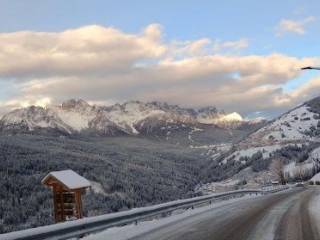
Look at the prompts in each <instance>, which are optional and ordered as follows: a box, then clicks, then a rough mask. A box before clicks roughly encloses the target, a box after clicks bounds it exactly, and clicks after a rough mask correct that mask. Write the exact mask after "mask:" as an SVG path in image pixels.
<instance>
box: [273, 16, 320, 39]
mask: <svg viewBox="0 0 320 240" xmlns="http://www.w3.org/2000/svg"><path fill="white" fill-rule="evenodd" d="M315 20H316V18H315V17H313V16H309V17H306V18H304V19H302V20H291V19H282V20H281V21H280V22H279V24H278V26H277V27H276V35H277V36H283V35H284V34H285V33H294V34H298V35H304V34H305V32H306V30H305V29H306V26H307V24H309V23H312V22H314V21H315Z"/></svg>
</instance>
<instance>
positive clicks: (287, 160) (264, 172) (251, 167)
mask: <svg viewBox="0 0 320 240" xmlns="http://www.w3.org/2000/svg"><path fill="white" fill-rule="evenodd" d="M319 152H320V97H318V98H315V99H313V100H311V101H308V102H305V103H304V104H302V105H300V106H298V107H296V108H294V109H292V110H290V111H288V112H286V113H284V114H283V115H281V116H280V117H278V118H276V119H275V120H273V121H272V122H269V123H268V124H266V125H265V126H263V127H262V128H260V129H258V130H257V131H255V132H253V133H251V134H250V135H249V136H247V137H246V138H245V139H243V140H241V141H240V142H238V143H236V144H233V146H232V148H229V149H227V150H226V151H224V152H223V153H222V154H220V155H219V156H218V157H216V158H215V159H216V161H215V162H214V164H213V165H212V167H211V168H212V171H221V169H225V170H227V171H231V169H232V171H231V174H230V179H228V181H229V182H239V181H241V180H243V179H246V181H247V182H249V183H251V184H252V183H259V184H262V183H263V182H268V181H269V182H270V181H271V180H272V179H274V176H272V170H270V168H272V167H271V165H272V163H273V162H274V161H279V160H280V159H281V161H282V163H283V164H284V167H283V168H284V170H283V171H284V174H285V176H286V178H287V179H290V178H293V179H294V178H297V177H300V178H301V179H308V178H310V177H312V176H313V174H314V173H315V172H317V171H320V155H319ZM213 185H215V183H213Z"/></svg>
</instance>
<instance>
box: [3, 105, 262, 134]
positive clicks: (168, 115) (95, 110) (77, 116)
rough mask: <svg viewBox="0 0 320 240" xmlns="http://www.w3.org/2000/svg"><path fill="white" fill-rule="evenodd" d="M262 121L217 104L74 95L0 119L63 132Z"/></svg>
mask: <svg viewBox="0 0 320 240" xmlns="http://www.w3.org/2000/svg"><path fill="white" fill-rule="evenodd" d="M262 122H263V120H260V121H249V120H243V119H242V117H241V116H240V115H239V114H238V113H235V112H234V113H231V114H226V113H224V112H223V111H218V110H217V109H216V108H215V107H205V108H201V109H191V108H181V107H179V106H177V105H169V104H167V103H160V102H151V103H143V102H139V101H130V102H125V103H123V104H115V105H112V106H95V105H94V106H92V105H89V104H88V103H87V102H85V101H84V100H81V99H79V100H75V99H71V100H68V101H65V102H63V103H62V104H61V105H59V106H48V107H45V108H44V107H37V106H30V107H27V108H22V109H16V110H14V111H12V112H9V113H7V114H5V115H4V116H3V117H2V119H1V120H0V130H1V131H2V132H5V131H7V132H38V131H44V130H47V132H56V133H59V134H64V135H72V134H88V133H90V134H96V135H100V136H115V135H146V134H152V133H155V134H160V135H161V134H162V135H163V134H168V131H167V129H172V128H173V129H177V128H181V129H183V128H188V129H193V128H201V127H207V126H210V125H211V126H214V127H220V128H227V129H236V128H240V127H242V126H245V125H257V124H261V123H262Z"/></svg>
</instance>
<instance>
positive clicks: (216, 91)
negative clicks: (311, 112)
mask: <svg viewBox="0 0 320 240" xmlns="http://www.w3.org/2000/svg"><path fill="white" fill-rule="evenodd" d="M319 12H320V2H319V1H318V0H308V1H302V0H282V1H278V0H269V1H256V0H242V1H236V0H234V1H231V0H225V1H216V0H201V1H196V0H194V1H193V0H190V1H188V0H183V1H182V0H181V1H180V0H176V1H172V0H170V1H169V0H162V1H147V0H145V1H142V0H135V1H131V0H130V1H129V0H126V1H124V0H118V1H107V0H104V1H102V0H101V1H98V0H90V1H84V0H83V1H82V0H68V1H63V0H55V1H47V0H37V1H36V0H28V1H21V0H0V114H1V113H3V112H6V111H8V110H9V109H12V108H16V107H23V106H28V105H32V104H35V105H40V106H45V105H47V104H57V103H60V102H61V101H63V100H66V99H69V98H82V99H85V100H87V101H90V102H92V103H97V104H101V103H106V104H110V103H113V102H123V101H126V100H142V101H153V100H158V101H166V102H169V103H174V104H180V105H182V106H188V107H201V106H209V105H215V106H217V107H218V108H220V109H224V110H225V111H227V112H233V111H237V112H239V113H241V114H242V115H244V116H245V117H257V116H264V117H273V116H276V115H278V114H279V113H281V112H283V111H286V110H287V109H289V108H291V107H293V106H295V105H297V104H299V103H302V102H303V101H305V100H307V99H310V98H312V97H314V96H317V95H320V71H319V72H316V71H309V72H301V71H300V70H299V69H300V67H303V66H308V65H318V66H320V57H319V53H320V31H319V29H320V16H319Z"/></svg>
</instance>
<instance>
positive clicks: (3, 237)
mask: <svg viewBox="0 0 320 240" xmlns="http://www.w3.org/2000/svg"><path fill="white" fill-rule="evenodd" d="M285 189H287V188H285ZM282 190H284V188H281V189H277V190H276V189H273V190H266V191H263V190H238V191H231V192H225V193H218V194H211V195H206V196H201V197H195V198H190V199H184V200H177V201H173V202H168V203H163V204H159V205H155V206H150V207H144V208H140V209H139V208H137V209H133V210H129V211H125V212H119V213H111V214H106V215H101V216H97V217H89V218H84V219H79V220H75V221H70V222H64V223H58V224H53V225H48V226H43V227H38V228H33V229H26V230H22V231H16V232H11V233H6V234H0V240H42V239H59V240H63V239H69V238H74V237H81V236H83V235H85V234H89V233H94V232H98V231H101V230H105V229H107V228H110V227H115V226H123V225H127V224H131V223H137V222H138V221H140V220H143V219H147V218H151V217H155V216H158V215H161V214H166V213H170V212H172V211H175V210H179V209H187V208H193V207H195V206H197V205H202V204H206V203H211V202H212V201H214V200H218V199H223V198H227V197H237V196H239V195H240V196H243V195H246V194H256V195H257V194H267V193H274V192H277V191H282Z"/></svg>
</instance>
